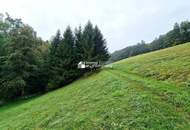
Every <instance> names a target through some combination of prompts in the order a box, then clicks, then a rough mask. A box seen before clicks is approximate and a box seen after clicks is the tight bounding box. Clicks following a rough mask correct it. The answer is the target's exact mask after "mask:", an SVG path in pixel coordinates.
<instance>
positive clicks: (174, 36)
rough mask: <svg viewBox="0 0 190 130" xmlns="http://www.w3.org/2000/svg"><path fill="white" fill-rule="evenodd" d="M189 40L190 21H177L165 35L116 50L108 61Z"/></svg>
mask: <svg viewBox="0 0 190 130" xmlns="http://www.w3.org/2000/svg"><path fill="white" fill-rule="evenodd" d="M189 41H190V22H189V21H183V22H181V24H178V23H175V25H174V27H173V29H172V30H170V31H169V32H167V33H166V34H164V35H160V36H159V37H158V38H155V40H153V41H152V42H151V43H145V42H144V41H141V42H140V43H138V44H136V45H133V46H129V47H126V48H124V49H122V50H119V51H115V52H114V53H112V54H111V57H110V59H109V61H108V62H109V63H110V62H114V61H118V60H121V59H125V58H128V57H131V56H135V55H139V54H143V53H146V52H151V51H155V50H159V49H163V48H167V47H172V46H175V45H179V44H183V43H186V42H189Z"/></svg>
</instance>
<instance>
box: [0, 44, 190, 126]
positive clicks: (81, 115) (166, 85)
mask: <svg viewBox="0 0 190 130" xmlns="http://www.w3.org/2000/svg"><path fill="white" fill-rule="evenodd" d="M189 74H190V43H187V44H184V45H180V46H176V47H173V48H169V49H164V50H161V51H157V52H153V53H148V54H145V55H140V56H137V57H133V58H129V59H126V60H122V61H120V62H117V63H114V64H113V69H104V70H102V71H101V72H98V73H95V74H93V75H91V76H88V77H84V78H81V79H80V80H78V81H76V82H74V83H72V84H70V85H68V86H66V87H65V88H62V89H59V90H56V91H54V92H51V93H48V94H45V95H43V96H40V97H37V98H34V99H31V100H27V101H20V102H15V103H12V104H8V105H6V106H3V107H0V129H2V130H6V129H11V130H12V129H26V130H27V129H53V130H54V129H65V130H72V129H74V130H79V129H85V130H87V129H89V130H96V129H97V130H99V129H105V130H106V129H107V130H110V129H117V130H119V129H121V130H122V129H125V130H127V129H130V130H136V129H138V130H139V129H141V130H146V129H148V130H154V129H157V130H162V129H163V130H166V129H168V130H173V129H175V130H189V129H190V87H189V86H188V82H189V80H190V77H189V76H190V75H189Z"/></svg>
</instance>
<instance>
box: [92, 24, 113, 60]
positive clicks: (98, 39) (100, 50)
mask: <svg viewBox="0 0 190 130" xmlns="http://www.w3.org/2000/svg"><path fill="white" fill-rule="evenodd" d="M93 41H94V60H95V61H107V60H108V58H109V54H108V49H107V46H106V40H105V39H104V38H103V35H102V33H101V31H100V30H99V28H98V26H95V28H94V39H93Z"/></svg>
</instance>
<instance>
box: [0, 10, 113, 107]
mask: <svg viewBox="0 0 190 130" xmlns="http://www.w3.org/2000/svg"><path fill="white" fill-rule="evenodd" d="M108 58H109V52H108V48H107V46H106V40H105V39H104V37H103V34H102V33H101V31H100V29H99V28H98V26H93V24H92V23H91V22H90V21H88V22H87V24H86V25H85V26H84V27H81V26H79V27H77V28H75V29H74V31H73V30H72V28H71V27H70V26H67V28H66V29H65V31H64V32H63V34H61V31H60V30H59V29H58V30H57V32H56V34H55V35H54V36H53V38H51V40H49V41H44V40H42V38H40V37H38V36H37V32H36V31H35V30H34V29H33V28H32V27H31V26H30V25H28V24H25V23H23V22H22V20H21V19H17V18H12V17H10V15H9V14H8V13H6V14H5V15H4V14H0V103H1V104H2V103H4V102H7V101H12V100H15V99H17V98H21V97H27V96H31V95H36V94H40V93H44V92H48V91H51V90H54V89H57V88H60V87H63V86H65V85H66V84H69V83H71V82H72V81H74V80H75V79H77V78H79V77H81V76H82V75H83V74H84V73H85V72H84V71H80V70H78V69H77V64H78V62H80V61H98V62H102V63H104V62H106V61H107V60H108Z"/></svg>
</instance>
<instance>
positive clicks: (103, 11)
mask: <svg viewBox="0 0 190 130" xmlns="http://www.w3.org/2000/svg"><path fill="white" fill-rule="evenodd" d="M5 12H8V13H9V14H10V15H11V16H12V17H16V18H22V20H23V22H24V23H28V24H29V25H31V26H32V27H33V28H34V29H35V30H36V31H37V33H38V36H40V37H42V38H43V39H44V40H49V39H50V37H51V36H52V35H54V34H55V32H56V30H57V29H58V28H59V29H61V31H62V32H63V31H64V29H65V28H66V26H67V25H70V26H71V27H72V28H73V29H74V27H76V26H78V25H80V24H81V25H82V26H83V25H84V24H85V23H86V22H87V21H88V20H91V22H92V23H93V24H97V25H98V26H99V28H100V29H101V31H102V33H103V34H104V37H105V38H106V40H107V45H108V48H109V51H110V52H113V51H115V50H118V49H122V48H124V47H126V46H129V45H132V44H136V43H137V42H139V41H140V40H145V41H146V42H150V41H152V40H153V39H154V38H155V37H156V36H158V35H160V34H163V33H165V32H167V31H168V30H170V29H171V28H172V27H173V24H174V23H175V22H181V21H183V20H189V18H190V1H189V0H0V13H5Z"/></svg>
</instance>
